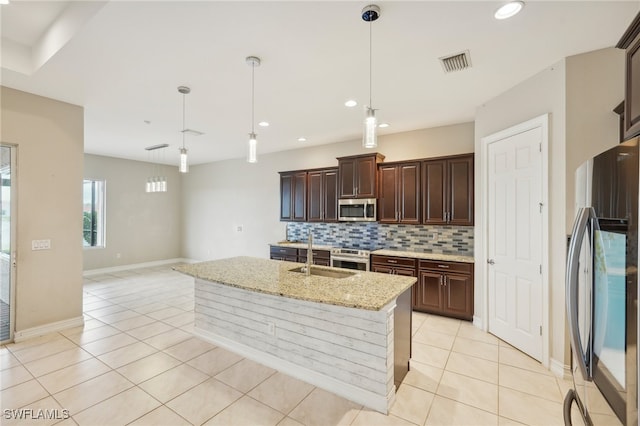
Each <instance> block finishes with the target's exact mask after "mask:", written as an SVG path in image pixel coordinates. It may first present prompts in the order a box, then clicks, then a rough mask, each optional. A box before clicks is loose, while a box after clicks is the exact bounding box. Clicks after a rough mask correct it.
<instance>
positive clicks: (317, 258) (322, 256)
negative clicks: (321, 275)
mask: <svg viewBox="0 0 640 426" xmlns="http://www.w3.org/2000/svg"><path fill="white" fill-rule="evenodd" d="M307 252H308V250H307V249H298V263H306V262H307ZM313 264H314V265H318V266H331V252H330V251H329V250H313Z"/></svg>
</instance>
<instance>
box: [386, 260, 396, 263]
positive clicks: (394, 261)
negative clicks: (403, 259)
mask: <svg viewBox="0 0 640 426" xmlns="http://www.w3.org/2000/svg"><path fill="white" fill-rule="evenodd" d="M387 262H389V263H398V261H397V260H393V259H387Z"/></svg>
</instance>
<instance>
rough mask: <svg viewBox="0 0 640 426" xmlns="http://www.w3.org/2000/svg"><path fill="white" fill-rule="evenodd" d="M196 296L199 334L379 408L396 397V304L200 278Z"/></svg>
mask: <svg viewBox="0 0 640 426" xmlns="http://www.w3.org/2000/svg"><path fill="white" fill-rule="evenodd" d="M195 302H196V304H195V312H196V314H195V328H196V333H199V334H200V335H202V336H203V337H205V338H208V339H209V340H212V341H214V343H216V344H219V345H221V346H226V347H228V348H229V349H231V350H235V351H236V352H240V353H242V354H243V355H244V356H246V357H248V358H252V359H254V360H255V361H258V362H261V363H263V364H265V365H269V366H271V367H273V368H276V369H278V370H281V371H284V372H285V373H288V374H291V375H293V376H296V377H298V378H301V379H302V380H305V381H307V382H310V383H313V384H314V385H316V386H318V387H321V388H324V389H327V390H329V391H331V392H334V393H337V394H339V395H341V396H344V397H346V398H348V399H351V400H354V401H356V402H359V403H361V404H363V405H366V406H368V407H370V408H373V409H375V410H378V411H381V412H384V413H386V412H387V410H388V408H389V406H390V404H391V402H392V401H393V398H394V396H395V386H394V380H393V377H394V360H393V357H394V339H393V331H394V317H393V307H394V304H390V305H389V306H388V307H386V308H385V309H383V310H380V311H368V310H362V309H354V308H346V307H341V306H334V305H327V304H322V303H313V302H307V301H302V300H296V299H291V298H285V297H278V296H272V295H268V294H263V293H257V292H252V291H247V290H244V289H240V288H235V287H230V286H227V285H223V284H219V283H213V282H210V281H206V280H201V279H196V285H195ZM234 344H236V346H235V347H234ZM246 348H251V349H252V350H246ZM261 354H266V355H267V356H261ZM276 359H277V360H279V361H282V362H275V360H276ZM275 364H277V365H275ZM294 366H297V367H300V368H289V367H294Z"/></svg>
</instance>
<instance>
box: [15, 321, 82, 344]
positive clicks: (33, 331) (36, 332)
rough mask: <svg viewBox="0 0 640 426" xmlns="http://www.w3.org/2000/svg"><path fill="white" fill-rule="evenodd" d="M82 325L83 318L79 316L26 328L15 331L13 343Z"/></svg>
mask: <svg viewBox="0 0 640 426" xmlns="http://www.w3.org/2000/svg"><path fill="white" fill-rule="evenodd" d="M83 324H84V317H83V316H82V315H81V316H79V317H75V318H69V319H66V320H62V321H56V322H51V323H49V324H44V325H39V326H38V327H31V328H26V329H24V330H20V331H16V332H15V334H14V335H13V341H14V342H16V343H18V342H22V341H24V340H28V339H32V338H34V337H39V336H44V335H45V334H49V333H55V332H58V331H62V330H67V329H69V328H73V327H80V326H81V325H83Z"/></svg>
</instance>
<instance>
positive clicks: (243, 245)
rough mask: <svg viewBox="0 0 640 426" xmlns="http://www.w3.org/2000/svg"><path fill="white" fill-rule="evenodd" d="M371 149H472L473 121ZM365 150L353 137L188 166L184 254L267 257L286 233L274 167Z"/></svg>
mask: <svg viewBox="0 0 640 426" xmlns="http://www.w3.org/2000/svg"><path fill="white" fill-rule="evenodd" d="M376 151H377V152H380V153H382V154H384V155H385V156H386V159H385V161H398V160H408V159H413V158H425V157H434V156H440V155H450V154H451V155H453V154H462V153H468V152H473V123H463V124H458V125H453V126H445V127H437V128H432V129H424V130H416V131H413V132H406V133H397V134H392V135H388V136H381V137H379V141H378V148H377V149H376ZM366 152H371V151H367V150H365V149H364V148H362V145H361V142H360V141H359V140H357V141H349V142H341V143H335V144H330V145H322V146H315V147H308V148H301V149H297V150H291V151H283V152H278V153H273V154H267V155H261V156H260V157H259V161H258V163H256V164H248V163H247V162H245V161H244V160H240V159H238V160H229V161H221V162H216V163H210V164H204V165H199V166H192V167H191V168H190V172H189V174H188V175H186V176H184V178H183V180H182V183H183V190H182V196H183V202H184V210H183V221H182V229H183V255H184V257H187V258H191V259H196V260H207V259H217V258H223V257H229V256H237V255H245V256H256V257H268V255H269V252H268V244H269V243H272V242H275V241H279V240H282V239H283V238H284V236H285V223H283V222H280V221H279V212H280V208H279V202H280V192H279V191H280V190H279V187H280V180H279V175H278V172H279V171H285V170H297V169H307V168H316V167H330V166H336V167H337V165H338V161H337V160H336V157H340V156H346V155H356V154H361V153H366ZM238 226H242V228H243V231H242V232H238V231H237V227H238Z"/></svg>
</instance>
